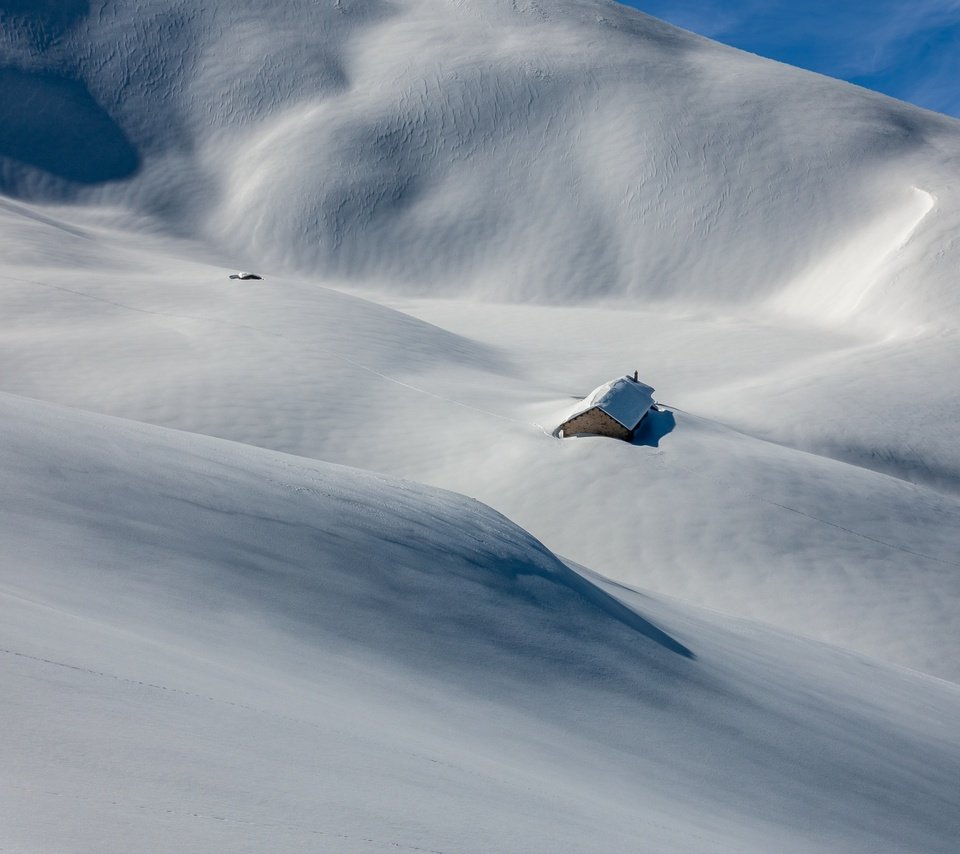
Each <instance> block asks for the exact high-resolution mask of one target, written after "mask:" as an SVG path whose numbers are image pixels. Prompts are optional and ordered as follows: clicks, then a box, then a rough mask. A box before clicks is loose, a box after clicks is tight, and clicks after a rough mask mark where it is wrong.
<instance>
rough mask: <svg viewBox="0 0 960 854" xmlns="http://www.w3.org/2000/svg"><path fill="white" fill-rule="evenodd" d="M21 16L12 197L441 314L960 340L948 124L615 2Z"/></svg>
mask: <svg viewBox="0 0 960 854" xmlns="http://www.w3.org/2000/svg"><path fill="white" fill-rule="evenodd" d="M29 9H33V10H34V11H26V10H29ZM0 14H2V15H3V24H4V26H3V28H2V37H0V51H2V54H0V56H2V59H0V63H2V64H0V79H2V81H3V86H4V92H5V98H4V105H3V108H2V109H3V115H2V116H0V118H2V120H3V121H2V127H3V130H2V131H0V164H2V171H0V176H2V177H0V186H2V187H3V188H4V189H5V190H6V192H8V193H14V194H16V195H19V196H21V197H25V198H46V199H63V198H85V199H100V198H108V199H110V200H112V201H115V202H123V203H125V204H130V205H133V206H134V207H135V208H137V209H138V210H140V211H143V212H146V213H150V214H152V215H155V216H156V217H158V219H159V221H160V222H161V223H162V224H163V225H164V226H165V227H167V228H173V229H176V230H178V231H181V232H183V233H191V234H202V235H204V236H205V237H207V238H208V239H211V240H215V241H217V242H218V243H219V244H220V245H222V246H224V247H226V248H229V249H232V250H233V251H235V252H238V253H240V254H242V255H243V256H244V258H245V259H249V261H250V262H251V265H252V266H264V265H270V266H271V267H276V266H278V265H280V266H283V267H286V268H293V269H296V270H298V271H301V272H309V273H313V274H323V275H328V276H330V275H336V276H344V277H347V278H349V279H351V280H354V281H358V282H367V283H369V282H376V281H388V282H389V284H390V287H391V288H392V289H398V288H404V289H406V290H408V291H415V292H421V293H423V292H428V293H431V294H441V295H448V296H449V295H459V294H463V293H465V292H469V293H472V294H475V295H477V296H483V297H495V298H504V299H509V300H536V301H538V302H548V303H553V302H558V301H563V302H571V301H582V300H584V299H588V298H595V297H601V296H613V297H616V296H630V297H634V298H639V297H642V298H658V299H660V298H678V297H679V298H682V299H685V300H693V301H696V302H704V301H706V302H709V303H711V304H723V305H725V306H728V307H729V306H731V305H735V306H751V308H752V309H753V310H759V308H760V307H761V306H763V307H765V308H770V309H771V310H776V311H782V312H785V313H786V314H787V315H790V316H797V317H806V318H810V317H812V318H813V319H815V320H829V321H831V322H836V323H843V322H848V321H850V320H851V319H853V318H854V317H857V316H859V315H861V314H865V315H867V316H868V317H870V318H872V319H873V320H874V321H876V322H878V323H881V324H882V325H884V326H886V327H896V328H900V327H903V326H907V327H908V328H909V327H910V325H911V324H916V323H917V322H920V321H944V320H947V319H948V318H949V319H950V320H952V321H953V322H956V320H957V318H958V311H957V309H958V300H957V295H956V290H955V288H954V287H953V283H954V271H955V270H956V267H957V262H958V257H957V247H956V234H957V226H958V225H960V222H958V209H960V208H958V205H960V196H958V190H957V186H956V179H955V175H956V168H957V163H958V160H957V155H958V153H960V145H958V141H957V123H956V122H955V121H953V120H950V119H947V118H944V117H939V116H936V115H934V114H931V113H927V112H924V111H922V110H919V109H915V108H911V107H908V106H906V105H903V104H899V103H897V102H894V101H892V100H890V99H888V98H885V97H883V96H880V95H876V94H874V93H869V92H866V91H864V90H859V89H856V88H854V87H852V86H847V85H843V84H838V83H837V82H835V81H831V80H828V79H825V78H821V77H818V76H816V75H813V74H810V73H807V72H802V71H799V70H795V69H791V68H789V67H786V66H782V65H778V64H775V63H772V62H769V61H766V60H761V59H759V58H757V57H753V56H749V55H746V54H743V53H740V52H737V51H735V50H732V49H729V48H725V47H721V46H719V45H716V44H714V43H711V42H708V41H706V40H704V39H701V38H698V37H695V36H693V35H690V34H687V33H684V32H682V31H680V30H677V29H674V28H672V27H670V26H668V25H665V24H662V23H660V22H657V21H655V20H653V19H651V18H647V17H645V16H643V15H640V14H639V13H637V12H635V11H633V10H629V9H625V8H623V7H619V6H617V5H615V4H612V3H609V2H593V0H537V2H530V3H518V2H507V1H506V0H491V2H449V0H404V2H384V0H375V2H355V0H338V2H333V0H331V2H323V3H320V2H315V0H285V2H282V3H272V4H270V7H269V8H264V7H263V4H262V3H258V2H252V0H237V2H233V3H230V4H214V5H205V4H198V3H195V2H185V0H149V1H148V2H144V3H139V4H137V6H136V8H134V7H131V6H129V5H126V4H117V3H90V2H83V0H74V2H70V3H66V4H38V3H26V2H17V3H14V4H12V5H11V4H9V3H7V4H4V7H3V8H0ZM105 187H106V189H104V188H105ZM945 312H946V314H944V313H945Z"/></svg>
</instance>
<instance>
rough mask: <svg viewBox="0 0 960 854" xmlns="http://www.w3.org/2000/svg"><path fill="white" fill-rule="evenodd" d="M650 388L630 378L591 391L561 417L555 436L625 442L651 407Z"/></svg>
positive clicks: (621, 378) (611, 382)
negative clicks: (602, 437)
mask: <svg viewBox="0 0 960 854" xmlns="http://www.w3.org/2000/svg"><path fill="white" fill-rule="evenodd" d="M653 402H654V401H653V389H652V388H651V387H650V386H648V385H647V384H646V383H642V382H640V381H639V380H638V379H636V374H634V375H633V376H632V377H627V376H624V377H620V378H619V379H616V380H611V381H610V382H608V383H604V384H603V385H602V386H600V387H599V388H597V389H594V391H592V392H591V393H590V394H588V395H587V396H586V397H585V398H584V399H583V400H582V401H580V403H578V404H577V405H576V406H575V407H574V408H573V409H572V410H570V411H569V412H568V413H567V414H566V416H565V417H564V420H563V422H562V423H561V424H560V426H558V427H557V429H556V430H555V431H554V432H555V434H556V435H558V436H576V435H578V434H582V433H589V434H592V435H595V436H611V437H613V438H614V439H623V440H624V441H627V442H629V441H630V440H631V439H633V433H634V430H636V429H637V427H638V426H639V424H640V422H641V421H643V419H644V417H645V416H646V414H647V413H648V412H649V411H650V407H652V406H653Z"/></svg>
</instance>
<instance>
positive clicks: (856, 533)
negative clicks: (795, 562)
mask: <svg viewBox="0 0 960 854" xmlns="http://www.w3.org/2000/svg"><path fill="white" fill-rule="evenodd" d="M661 405H662V406H664V407H665V408H666V409H668V410H670V411H671V412H684V413H685V414H687V415H690V414H691V413H687V412H685V411H684V410H683V409H679V408H678V407H675V406H669V405H668V404H665V403H664V404H661ZM693 417H694V418H696V417H697V416H695V415H694V416H693ZM713 423H716V422H713ZM735 432H739V431H735ZM741 435H747V434H741ZM749 438H754V439H755V438H756V437H749ZM758 441H764V440H762V439H760V440H758ZM780 447H782V446H780ZM801 453H802V452H801ZM657 459H659V460H661V461H663V462H665V459H666V458H665V455H664V454H663V453H660V454H657ZM669 465H671V466H673V467H674V468H678V469H681V470H682V471H685V472H687V474H690V475H693V476H694V477H696V478H699V479H700V480H703V481H706V482H708V483H713V484H716V485H719V486H721V487H723V488H724V489H727V490H730V491H732V492H739V493H740V494H741V495H744V496H746V497H747V498H752V499H754V500H755V501H761V502H763V503H764V504H769V505H770V506H772V507H778V508H780V509H781V510H788V511H790V512H791V513H796V514H797V515H798V516H803V517H804V518H806V519H810V520H811V521H813V522H819V523H820V524H821V525H829V526H830V527H831V528H835V529H836V530H838V531H843V532H844V533H847V534H851V535H852V536H854V537H859V538H860V539H862V540H867V541H868V542H871V543H875V544H876V545H878V546H883V547H884V548H888V549H892V550H893V551H898V552H901V553H903V554H907V555H911V556H912V557H917V558H921V559H923V560H929V561H933V562H934V563H940V564H943V565H944V566H952V567H956V568H957V569H960V561H955V560H948V559H947V558H942V557H936V556H934V555H928V554H924V553H923V552H918V551H914V550H913V549H910V548H907V547H906V546H898V545H897V544H896V543H891V542H888V541H887V540H881V539H880V538H879V537H872V536H870V534H864V533H861V532H860V531H855V530H854V529H853V528H847V527H846V526H844V525H841V524H839V523H838V522H831V521H830V520H829V519H823V518H821V517H820V516H814V515H813V514H812V513H807V512H806V511H805V510H800V509H798V508H796V507H791V506H790V505H789V504H782V503H781V502H779V501H774V500H773V499H772V498H766V497H765V496H763V495H758V494H757V493H755V492H751V491H750V490H748V489H744V488H743V487H739V486H733V485H731V484H729V483H727V482H725V481H722V480H719V479H718V478H715V477H710V476H709V475H704V474H701V473H700V472H698V471H696V470H694V469H692V468H690V467H689V466H685V465H684V464H683V463H679V462H677V461H675V460H672V459H671V461H670V463H669Z"/></svg>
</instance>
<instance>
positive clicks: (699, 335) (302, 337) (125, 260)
mask: <svg viewBox="0 0 960 854" xmlns="http://www.w3.org/2000/svg"><path fill="white" fill-rule="evenodd" d="M14 207H17V206H16V205H14ZM19 209H20V211H21V215H14V214H13V213H12V212H8V213H9V216H7V217H6V218H5V219H4V220H3V222H5V223H6V225H7V228H6V229H4V233H5V234H6V235H7V237H8V242H7V243H6V244H5V245H4V248H7V247H9V251H10V257H11V258H17V259H18V261H19V264H20V266H19V267H18V270H17V275H14V271H12V270H7V271H6V272H5V273H2V274H0V275H2V276H3V277H4V279H3V281H4V288H3V290H2V292H0V312H2V315H3V316H4V317H5V318H8V321H7V323H6V325H5V327H4V329H3V330H0V366H2V367H0V382H2V388H3V389H5V390H7V391H10V392H14V393H17V394H21V395H28V396H31V397H36V398H42V399H46V400H52V401H57V402H59V403H63V404H66V405H70V406H78V407H81V408H84V409H89V410H96V411H100V412H106V413H110V414H113V415H119V416H123V417H127V418H133V419H136V420H140V421H148V422H152V423H156V424H162V425H165V426H170V427H176V428H179V429H183V430H189V431H193V432H199V433H205V434H209V435H214V436H220V437H224V438H229V439H233V440H236V441H241V442H246V443H251V444H254V445H259V446H261V447H266V448H273V449H277V450H281V451H286V452H291V453H296V454H300V455H304V456H309V457H313V458H318V459H323V460H329V461H333V462H339V463H345V464H349V465H353V466H359V467H363V468H368V469H374V470H377V471H381V472H386V473H392V474H394V475H400V476H403V477H407V478H411V479H415V480H418V481H421V482H426V483H430V484H433V485H437V486H442V487H446V488H449V489H454V490H456V491H458V492H462V493H465V494H467V495H470V496H473V497H476V498H479V499H481V500H482V501H484V502H486V503H487V504H490V505H491V506H493V507H495V508H496V509H497V510H500V511H501V512H503V513H505V514H506V515H508V516H509V517H510V518H511V519H514V520H515V521H517V522H518V523H519V524H521V525H522V526H523V527H524V528H526V529H527V530H529V531H531V532H532V533H534V534H535V535H536V536H537V537H539V538H540V539H541V540H543V541H544V542H546V543H548V544H549V546H550V547H551V548H552V549H553V550H555V551H556V552H557V553H559V554H563V555H565V556H568V557H570V558H572V559H574V560H577V561H579V562H580V563H583V564H585V565H588V566H591V567H599V568H602V570H603V571H604V572H605V573H608V574H610V575H612V576H613V577H615V578H616V579H618V580H620V581H624V582H627V583H630V584H633V585H637V586H640V587H643V588H645V589H648V590H652V591H657V592H660V593H664V594H668V595H672V596H677V597H681V598H683V599H685V600H687V601H689V602H692V603H696V604H698V605H702V606H705V607H708V608H712V609H714V610H718V611H722V612H726V613H730V614H737V615H741V616H745V617H749V618H753V619H758V620H762V621H765V622H767V623H770V624H773V625H776V626H779V627H781V628H784V629H787V630H789V631H792V632H797V633H801V634H805V635H808V636H811V637H814V638H817V639H820V640H823V641H827V642H830V643H834V644H838V645H842V646H846V647H849V648H852V649H855V650H858V651H860V652H862V653H866V654H869V655H871V656H874V657H876V658H879V659H882V660H886V661H889V662H893V663H897V664H901V665H905V666H908V667H913V668H916V669H918V670H922V671H924V672H927V673H932V674H935V675H938V676H942V677H944V678H949V679H953V680H960V669H958V665H957V662H960V624H958V622H957V621H958V616H957V615H958V611H957V608H956V602H957V601H958V597H960V589H958V584H960V567H958V558H957V555H958V553H960V542H958V534H957V532H958V530H960V500H958V498H957V496H956V493H955V492H949V491H948V492H944V491H938V489H937V488H935V487H937V482H932V483H931V482H929V481H925V480H922V481H921V482H920V483H917V484H913V483H909V482H907V481H905V480H903V479H901V478H900V477H895V476H892V475H891V473H889V472H884V471H875V470H873V469H872V468H867V467H863V466H862V465H854V464H851V462H858V461H857V460H853V461H845V460H843V459H840V460H837V459H831V458H829V457H822V456H817V455H813V454H811V453H808V452H807V451H805V450H803V449H802V443H801V442H800V441H796V442H794V444H797V445H799V446H800V449H798V448H796V447H790V446H789V443H787V444H783V443H776V442H771V441H769V438H770V437H769V436H768V435H767V432H766V431H767V430H768V429H769V425H771V424H772V425H774V429H775V430H776V431H779V433H780V434H781V435H783V436H784V437H785V439H788V440H790V439H795V438H796V435H799V436H800V437H803V436H804V435H805V431H813V430H822V431H824V432H827V431H828V430H829V435H830V436H831V437H832V438H833V439H834V440H835V441H841V440H845V439H849V438H850V437H860V439H861V440H862V441H869V440H870V438H871V435H873V434H879V435H881V436H887V437H889V438H890V440H891V441H892V442H900V443H909V444H910V445H912V446H913V447H915V448H916V449H917V453H918V454H921V455H924V454H925V455H926V456H921V457H920V459H922V460H924V462H925V465H926V467H927V470H928V471H932V472H942V473H943V478H944V481H945V482H946V481H947V480H948V477H947V475H948V473H949V472H950V470H951V469H950V466H951V465H954V464H957V463H958V462H960V456H958V454H960V450H958V448H957V443H956V441H955V439H954V435H955V421H954V420H953V417H952V415H951V413H952V411H953V410H951V409H950V408H949V407H948V406H944V407H941V408H940V409H939V410H937V409H934V408H929V409H924V407H923V406H922V404H919V403H917V402H914V403H913V406H912V408H911V410H910V411H909V412H905V411H904V407H903V406H902V405H900V404H899V403H898V402H897V401H896V400H891V399H890V397H889V395H888V396H887V397H880V396H878V397H877V398H876V399H873V400H871V399H869V398H868V397H867V396H866V395H865V393H864V391H863V389H861V390H860V394H861V398H860V399H859V400H857V401H856V406H853V405H851V404H850V403H849V402H847V401H846V400H845V399H844V397H845V396H844V395H843V394H841V393H840V392H843V391H845V390H846V388H847V385H846V384H845V383H842V382H840V380H841V379H842V377H843V376H844V373H841V372H840V371H838V370H837V368H836V367H835V366H840V368H841V370H843V371H849V370H850V368H849V366H850V365H856V364H858V363H859V362H861V361H862V360H864V359H867V358H872V359H876V360H879V362H880V364H886V366H887V371H888V373H889V370H890V367H891V365H896V364H898V363H899V364H901V365H902V366H903V368H904V370H908V369H909V370H913V371H914V372H916V373H915V378H916V379H921V377H920V375H919V372H918V367H920V366H922V365H923V364H924V362H923V361H922V360H915V361H914V362H910V361H909V358H910V357H911V355H912V351H911V350H909V349H907V350H904V349H902V348H901V346H900V345H898V344H896V343H894V344H891V345H889V346H888V347H887V348H884V347H883V346H882V345H879V344H877V343H876V342H874V341H870V340H863V339H859V338H857V337H855V336H852V335H847V334H841V333H839V332H825V331H823V330H819V329H804V328H790V327H782V326H773V325H763V324H758V323H750V322H748V321H743V320H734V319H727V320H718V319H714V318H703V317H700V318H697V317H693V318H691V317H676V316H669V315H666V314H664V313H662V312H657V313H654V312H651V311H649V310H636V311H630V310H627V309H623V308H620V309H616V310H608V309H599V308H598V309H586V308H582V307H581V308H544V307H513V308H511V307H505V306H495V305H469V306H466V307H465V306H464V305H463V304H462V303H459V302H456V301H442V302H429V301H421V300H417V301H409V300H408V301H405V302H404V303H403V304H402V306H403V307H404V308H406V309H407V312H416V313H418V314H419V315H420V317H421V318H423V319H415V318H414V317H412V316H411V314H410V313H402V312H400V311H398V310H395V309H390V308H387V307H385V306H384V305H382V304H377V303H375V302H372V301H370V300H367V299H360V298H357V297H355V296H351V295H347V294H344V293H342V292H339V291H336V290H331V289H327V288H324V287H320V286H318V285H317V284H316V283H310V282H302V281H297V280H289V279H285V278H283V277H277V276H271V277H268V279H266V280H265V281H264V282H262V283H261V282H242V283H241V282H234V281H231V280H229V279H227V277H226V275H225V272H224V271H223V270H222V269H217V268H214V267H211V266H210V265H209V264H208V263H204V262H202V261H199V260H198V261H193V260H189V259H187V260H183V259H178V258H177V257H176V253H177V252H183V253H189V252H197V250H196V249H195V248H193V247H190V246H183V245H181V244H172V243H170V241H164V240H160V239H153V238H151V239H149V240H147V239H146V238H145V239H144V240H142V241H140V244H141V245H139V246H136V247H133V246H130V245H129V238H128V237H127V235H126V233H124V232H115V231H111V230H110V229H108V228H105V227H104V226H102V225H101V224H98V222H97V221H96V220H95V219H94V218H93V217H91V216H89V215H87V216H86V218H82V219H79V220H76V219H75V220H74V224H73V225H71V224H69V222H66V221H64V220H62V219H57V217H59V216H61V215H62V214H66V215H69V216H74V217H75V216H76V215H77V214H76V212H71V211H63V210H55V209H46V211H45V213H42V214H41V213H40V212H38V210H37V209H36V208H24V207H23V206H19ZM23 211H27V212H30V213H32V214H33V215H35V216H44V217H45V218H46V219H47V220H48V221H47V222H42V221H38V220H37V219H35V218H33V219H28V218H26V217H24V216H23V215H22V212H23ZM51 223H53V224H51ZM55 226H58V227H55ZM65 229H73V232H76V233H71V232H69V231H65ZM17 253H19V255H18V254H17ZM200 254H202V253H200ZM927 346H928V348H929V349H930V350H933V349H934V339H930V340H929V341H928V345H927ZM571 353H576V354H582V355H578V356H577V357H576V358H575V359H572V360H571V358H570V354H571ZM884 354H886V358H885V359H883V358H882V357H883V356H884ZM948 356H949V353H943V354H942V356H941V358H942V359H943V360H944V362H946V361H947V360H948ZM627 358H629V359H630V361H629V362H625V359H627ZM898 360H899V362H898ZM634 367H641V368H642V369H643V371H644V377H645V378H646V379H649V380H651V382H652V384H653V385H655V386H656V387H657V396H658V398H659V399H661V400H664V401H666V402H668V403H671V404H676V405H678V406H680V407H681V408H682V411H677V412H676V413H675V414H674V415H672V416H663V419H662V420H663V427H664V429H667V428H669V427H670V426H672V430H671V431H670V432H668V433H667V434H666V435H664V436H662V437H661V438H659V440H658V442H657V444H658V445H659V447H650V446H643V445H636V446H629V445H625V444H621V443H617V442H610V441H607V440H589V439H587V440H572V441H558V440H556V439H553V438H551V437H550V436H549V433H550V431H551V429H552V428H553V427H554V426H556V424H557V423H559V422H558V420H557V419H558V418H559V417H560V415H561V413H562V412H563V411H564V410H565V409H566V408H567V407H568V405H569V403H570V402H571V401H572V399H573V397H574V396H577V395H580V396H582V395H583V394H585V393H586V392H588V391H589V390H590V389H591V388H593V387H594V386H595V385H596V384H597V382H598V378H600V379H602V378H610V377H613V376H617V375H620V374H622V373H624V372H625V371H627V370H631V369H632V368H634ZM785 375H786V376H794V377H797V378H802V377H804V376H808V377H811V378H812V377H816V378H818V379H819V383H817V382H813V381H808V382H806V383H804V384H803V385H802V386H801V389H803V390H806V396H804V397H794V398H793V401H794V405H796V404H797V403H798V402H799V403H802V404H803V405H805V406H807V407H809V409H810V411H811V414H809V415H807V416H806V417H804V418H799V419H797V420H792V418H791V415H792V413H791V411H790V408H789V406H788V403H789V398H786V399H787V401H788V402H787V403H784V399H785V397H784V393H783V391H782V384H781V379H780V378H781V377H783V376H785ZM877 376H880V377H882V374H879V372H876V375H875V372H867V371H865V372H864V387H865V388H866V389H869V388H870V384H871V383H874V382H876V381H877ZM933 377H934V378H936V381H934V382H930V379H931V378H930V377H926V378H922V379H923V380H924V381H923V383H922V385H919V386H918V388H920V390H921V392H922V393H923V394H930V395H943V394H945V393H946V392H947V391H948V390H949V389H951V388H953V385H951V372H950V369H949V368H948V366H947V364H943V365H942V366H941V368H940V370H939V373H937V374H934V375H933ZM811 386H812V387H811ZM901 387H903V386H901ZM834 388H836V389H838V391H837V392H834V391H833V389H834ZM771 398H773V402H771ZM953 405H954V406H955V403H954V404H953ZM909 418H913V419H915V421H916V422H917V424H918V426H917V427H916V428H915V429H914V430H913V431H904V430H902V426H903V425H904V424H905V423H908V419H909ZM667 419H672V422H673V423H672V424H667ZM733 422H736V427H737V428H738V429H733V428H732V427H731V426H729V425H731V424H732V423H733ZM774 438H776V436H774ZM898 473H899V472H896V471H895V472H894V473H893V474H898ZM948 485H949V484H948ZM891 626H896V627H897V629H896V630H891Z"/></svg>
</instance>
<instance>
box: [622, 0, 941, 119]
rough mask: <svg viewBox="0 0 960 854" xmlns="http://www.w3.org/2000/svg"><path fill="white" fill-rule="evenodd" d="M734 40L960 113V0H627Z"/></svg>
mask: <svg viewBox="0 0 960 854" xmlns="http://www.w3.org/2000/svg"><path fill="white" fill-rule="evenodd" d="M624 2H626V3H627V4H628V5H630V6H635V7H636V8H638V9H641V10H643V11H644V12H647V13H649V14H651V15H654V16H656V17H657V18H662V19H663V20H665V21H670V22H671V23H673V24H676V25H677V26H680V27H683V28H684V29H688V30H692V31H693V32H695V33H700V34H701V35H704V36H708V37H709V38H712V39H715V40H717V41H721V42H725V43H726V44H730V45H733V46H734V47H739V48H742V49H743V50H748V51H750V52H751V53H758V54H760V55H761V56H769V57H771V58H773V59H777V60H780V61H781V62H788V63H790V64H791V65H798V66H800V67H801V68H809V69H811V70H813V71H819V72H820V73H821V74H828V75H830V76H831V77H839V78H840V79H842V80H849V81H850V82H851V83H856V84H858V85H860V86H866V87H868V88H870V89H876V90H877V91H880V92H884V93H886V94H887V95H892V96H893V97H895V98H900V99H901V100H903V101H910V102H912V103H914V104H918V105H919V106H921V107H926V108H928V109H931V110H937V111H938V112H941V113H947V114H948V115H951V116H960V0H875V2H862V0H850V2H845V0H835V2H829V1H828V0H799V2H794V3H791V2H789V0H729V2H717V1H716V0H715V1H714V2H710V0H672V2H671V0H624Z"/></svg>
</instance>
